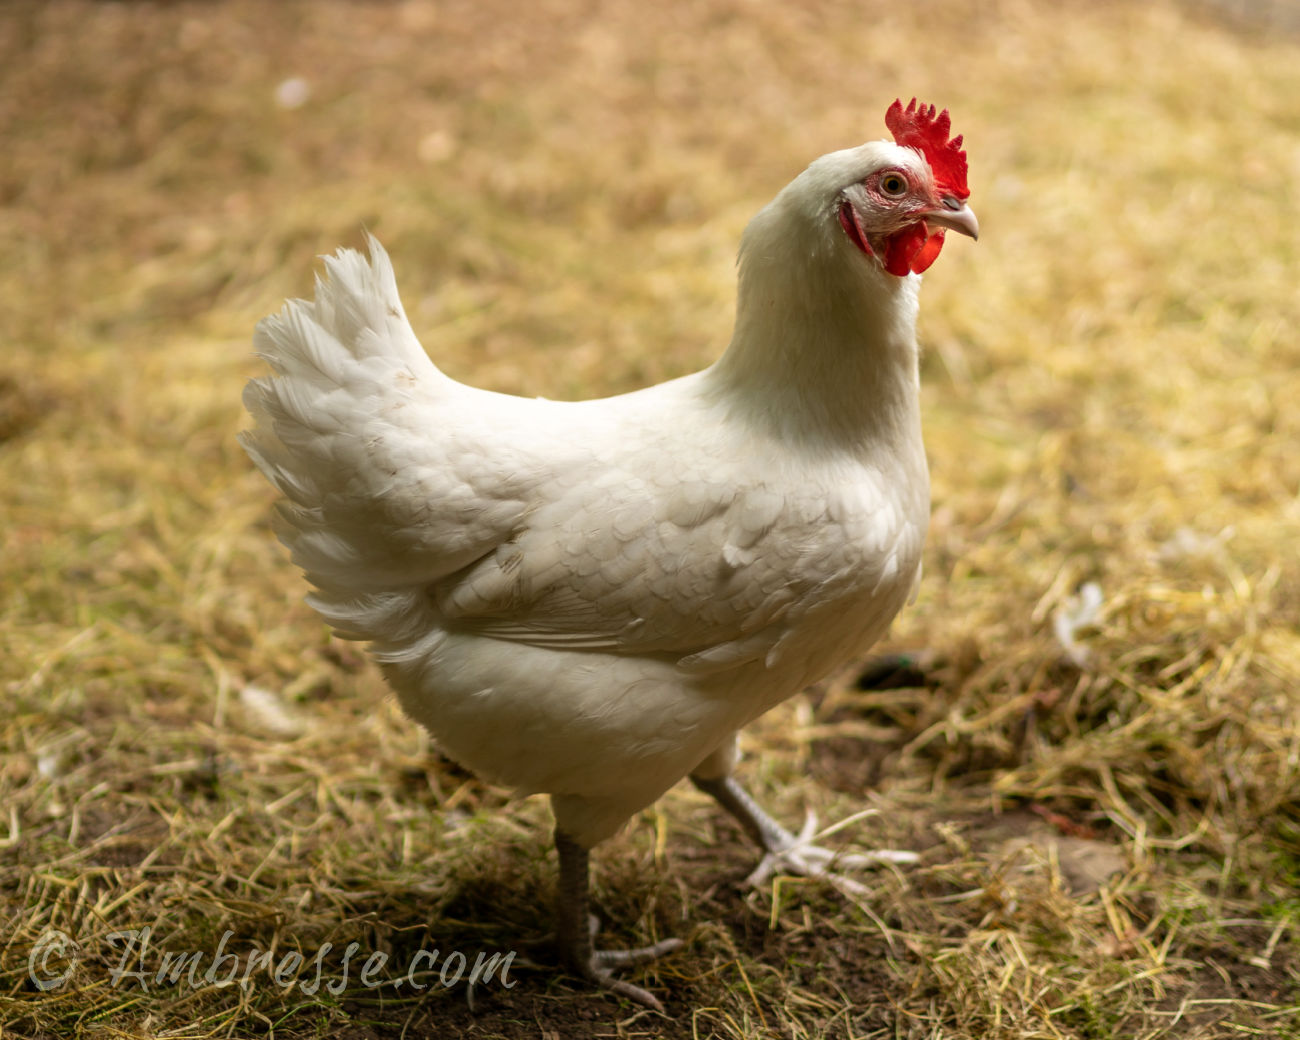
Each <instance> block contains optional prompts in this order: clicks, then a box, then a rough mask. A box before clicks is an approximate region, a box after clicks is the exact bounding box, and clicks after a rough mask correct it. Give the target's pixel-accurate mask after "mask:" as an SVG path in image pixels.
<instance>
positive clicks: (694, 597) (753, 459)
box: [244, 141, 973, 1006]
mask: <svg viewBox="0 0 1300 1040" xmlns="http://www.w3.org/2000/svg"><path fill="white" fill-rule="evenodd" d="M885 169H899V170H902V171H904V173H905V174H906V175H907V176H908V178H909V179H911V180H914V181H915V183H916V185H917V190H918V191H921V190H925V191H928V192H929V198H930V202H931V203H933V204H934V205H933V206H932V207H931V210H932V211H933V209H934V207H935V206H938V205H939V201H938V194H937V189H936V187H935V185H934V181H933V177H932V175H931V173H930V169H929V166H928V165H927V162H926V159H925V158H924V156H923V155H922V154H921V153H920V152H919V151H918V150H917V149H915V148H908V147H901V146H899V145H897V144H894V143H890V142H883V141H881V142H872V143H869V144H867V145H863V146H862V147H860V148H856V149H850V150H847V151H844V152H836V153H832V154H831V155H828V156H824V157H823V158H822V159H820V160H818V161H817V162H815V163H813V164H812V165H811V166H810V167H809V168H808V169H807V170H806V171H805V172H804V173H803V174H802V175H801V176H800V177H799V178H797V179H796V180H795V181H794V182H792V183H791V184H790V185H789V186H788V187H787V188H786V189H785V190H784V191H783V192H782V193H781V194H780V195H778V196H777V198H776V199H775V200H773V202H772V203H771V204H769V205H768V206H767V207H766V208H765V209H764V210H763V211H762V212H761V213H760V214H759V215H758V216H757V217H756V218H755V219H754V221H752V222H751V224H750V226H749V228H748V229H747V231H746V233H745V237H744V240H743V242H742V247H741V256H740V287H739V300H738V307H737V320H736V329H735V334H734V336H733V339H732V342H731V344H730V346H729V348H728V349H727V351H726V352H725V353H724V354H723V356H722V357H721V358H720V359H719V360H718V361H717V362H716V363H715V364H714V365H713V366H711V367H710V368H708V369H705V370H704V371H702V372H698V373H696V374H694V375H690V376H687V377H684V378H681V379H677V380H673V381H670V382H667V383H664V384H660V385H658V386H653V387H649V388H646V389H644V390H640V391H636V392H634V393H629V394H624V395H620V396H617V397H610V398H605V399H601V400H594V401H585V402H554V401H547V400H540V399H523V398H517V397H512V396H508V395H503V394H497V393H492V392H488V391H484V390H479V389H475V388H471V387H467V386H464V385H462V384H460V383H458V382H455V381H454V380H452V379H450V378H449V377H447V376H446V375H444V374H443V373H442V372H440V371H439V370H438V369H437V368H436V367H435V366H434V365H433V364H432V362H431V361H429V359H428V357H427V356H426V355H425V353H424V351H423V349H422V348H421V347H420V345H419V343H418V341H417V340H416V338H415V336H414V334H413V332H412V331H411V329H410V326H409V324H408V323H407V321H406V318H405V316H404V313H403V311H402V306H401V303H400V301H399V299H398V295H397V289H396V284H395V280H394V278H393V273H392V268H391V266H390V264H389V261H388V258H387V256H386V254H385V253H384V251H383V249H382V248H381V247H380V246H379V244H378V243H377V242H375V241H374V240H371V243H370V253H371V256H370V260H369V261H368V262H367V260H366V259H364V258H363V257H362V256H360V254H358V253H355V252H352V251H348V250H344V251H341V252H340V253H339V254H338V255H337V256H336V257H333V258H330V259H329V260H327V262H326V263H327V272H326V277H325V278H324V279H323V280H321V281H318V284H317V291H316V299H315V301H314V302H312V303H306V302H302V301H294V302H291V303H290V304H288V305H286V308H285V310H284V311H283V312H282V313H281V314H280V315H278V316H277V317H274V318H270V319H267V320H266V321H265V322H263V323H262V325H260V326H259V330H258V336H257V341H256V342H257V345H258V348H259V350H260V352H261V354H262V356H264V357H265V358H266V359H267V360H268V362H269V363H270V365H271V366H272V368H273V369H274V371H275V376H274V377H273V378H269V379H258V380H254V381H253V382H252V383H251V384H250V386H249V389H248V391H247V393H246V396H245V400H246V403H247V405H248V408H249V410H250V411H251V412H252V414H253V416H254V418H255V419H256V426H255V428H254V429H253V430H251V431H250V432H249V433H248V434H247V435H246V436H245V438H244V443H245V446H246V447H247V449H248V451H249V452H250V454H251V455H252V456H253V458H254V460H255V461H256V462H257V464H258V465H259V466H260V467H261V469H262V470H263V472H264V473H266V475H267V476H268V478H269V479H270V480H271V482H272V483H273V484H275V486H276V487H277V488H279V489H280V490H281V491H282V492H283V493H284V495H285V497H286V499H287V502H285V503H283V504H282V507H281V510H280V523H279V533H280V536H281V538H282V539H283V540H284V541H285V543H286V544H287V545H288V546H289V548H290V549H291V551H292V554H293V559H294V561H295V562H296V563H298V564H299V565H300V566H301V567H302V568H303V569H304V571H305V572H306V574H307V577H308V578H309V580H310V581H311V582H312V584H313V585H314V586H315V588H316V591H315V592H314V594H313V596H312V597H311V602H312V604H313V606H314V607H315V608H316V609H317V610H318V611H319V612H320V613H321V614H322V616H323V617H325V618H326V619H327V620H328V621H329V623H330V624H331V625H332V626H333V627H334V628H335V630H336V631H338V632H339V633H340V634H342V635H345V636H349V637H353V638H358V639H363V640H368V641H369V642H370V643H371V644H372V653H373V655H374V657H375V658H376V659H377V660H378V661H379V662H380V664H381V666H382V668H383V671H384V674H385V675H386V677H387V679H388V681H389V683H390V684H391V686H392V687H393V689H394V690H395V691H396V693H397V695H398V697H399V698H400V701H401V703H402V706H403V707H404V709H405V710H406V712H407V713H408V714H409V715H410V716H411V717H412V718H414V719H416V720H417V721H419V722H420V723H422V724H424V725H425V726H426V727H427V728H428V729H429V730H430V731H431V732H432V733H433V734H434V735H435V737H436V738H437V740H438V742H439V744H440V745H441V746H442V747H443V748H444V749H445V750H446V752H447V753H448V754H449V755H451V756H452V757H453V758H455V759H456V760H458V761H459V762H461V763H462V764H463V765H465V766H467V767H468V768H470V769H471V770H473V771H474V772H476V773H477V774H479V775H480V776H482V777H484V778H485V779H489V780H492V781H495V782H497V783H501V784H505V785H508V786H510V787H513V788H515V789H517V790H518V791H520V792H523V793H534V792H545V793H547V794H549V795H551V797H552V804H553V807H554V812H555V817H556V829H557V842H559V843H560V849H561V873H562V893H563V892H564V891H566V890H567V889H572V890H573V891H574V892H575V893H577V894H575V895H574V896H573V899H572V900H569V902H568V903H566V902H565V900H564V898H563V897H562V904H563V905H562V909H561V926H560V933H561V942H562V945H563V944H566V943H567V944H568V945H569V947H570V949H568V950H567V952H566V960H567V961H569V963H570V964H571V965H573V966H576V967H577V969H578V970H579V971H581V972H582V973H583V974H585V975H587V976H588V977H589V978H593V979H595V980H596V981H600V982H602V983H604V984H609V985H611V988H614V989H618V990H619V991H620V992H624V993H625V994H627V995H630V996H633V997H635V998H636V999H642V1000H643V1002H647V1003H651V1004H652V1006H657V1003H656V1002H655V1001H654V999H653V998H651V997H649V995H648V994H646V993H645V992H644V991H642V990H638V989H636V988H635V987H631V986H629V985H626V984H610V983H609V982H608V977H609V975H608V971H607V970H606V969H605V968H603V967H601V966H599V965H598V964H596V962H595V961H593V960H592V956H593V953H592V951H591V949H590V940H589V937H588V938H585V940H584V938H583V937H581V936H578V935H577V934H576V933H577V932H578V931H580V930H582V929H585V925H581V924H577V923H575V921H577V920H582V919H585V891H586V888H585V886H586V860H585V851H584V850H586V849H589V848H591V847H592V846H593V845H594V844H596V843H598V842H600V841H602V840H604V839H606V838H608V837H610V836H611V835H612V834H614V833H615V832H616V831H617V830H618V829H619V828H620V827H621V826H622V825H623V824H624V823H625V822H626V821H627V820H628V818H629V817H630V816H631V815H633V814H634V813H636V812H637V811H639V810H640V809H643V808H644V807H646V806H647V805H649V804H650V803H652V802H653V801H654V800H655V799H656V798H658V797H659V796H660V795H661V794H663V793H664V792H665V791H666V790H667V789H668V788H669V787H671V786H672V785H673V784H674V783H676V782H677V781H679V780H681V779H682V778H684V777H686V776H692V777H693V778H695V779H696V781H697V782H699V783H701V786H704V787H705V788H706V789H710V790H713V792H714V793H715V794H718V795H719V799H720V800H721V801H723V804H724V805H727V807H728V808H730V809H732V811H733V812H737V814H738V815H740V816H741V818H742V822H743V823H746V826H747V829H749V830H750V831H751V833H754V834H755V836H756V837H758V838H759V839H760V840H762V841H764V843H765V844H768V842H767V841H766V839H765V835H766V836H768V837H772V836H773V835H774V837H772V842H774V843H775V844H777V845H779V844H781V842H783V841H784V840H785V838H788V837H789V836H788V835H785V832H784V831H781V830H780V829H779V828H777V827H776V825H775V824H772V823H771V821H769V820H766V818H765V817H762V818H761V819H759V818H757V817H755V816H754V815H753V814H749V819H746V818H745V816H746V814H747V813H748V810H747V809H745V808H744V806H743V805H742V806H741V808H740V809H739V810H738V809H737V808H736V802H737V799H738V798H740V800H741V801H747V799H745V798H743V797H741V796H740V795H735V794H734V793H732V794H727V793H726V792H724V791H723V787H721V786H719V785H726V784H731V783H732V781H731V779H730V774H731V769H732V766H733V764H734V762H735V734H736V732H737V731H738V730H739V729H740V728H741V727H743V726H744V725H745V724H746V723H748V722H750V721H752V720H753V719H754V718H756V717H757V716H759V715H761V714H762V713H763V712H765V711H767V710H768V709H769V708H771V707H772V706H774V705H775V704H777V703H779V702H780V701H782V700H784V699H785V698H787V697H789V696H790V695H791V694H793V693H796V692H797V691H799V690H800V689H802V688H803V687H805V686H807V685H808V684H809V683H811V682H813V681H815V680H817V679H819V678H821V677H823V676H825V675H826V674H827V673H828V672H830V671H831V670H833V669H835V668H837V667H840V666H841V665H843V664H844V663H845V662H846V661H847V660H849V659H851V658H853V657H854V656H857V655H860V654H862V653H864V652H865V651H866V650H867V649H868V648H869V647H870V646H871V644H872V643H873V642H875V641H876V640H877V639H878V638H879V637H880V636H881V635H882V634H883V633H884V631H885V630H886V628H887V627H888V625H889V623H890V621H891V620H892V619H893V617H894V615H895V614H896V613H897V612H898V610H899V609H900V608H901V607H902V606H903V604H904V603H905V602H906V600H907V598H908V596H909V594H910V593H911V592H912V590H913V589H914V587H915V583H916V581H917V578H918V576H919V567H920V558H921V550H922V543H923V540H924V532H925V528H926V524H927V516H928V502H929V487H928V477H927V472H926V465H925V454H924V449H923V446H922V442H921V427H920V415H919V403H918V374H917V348H916V340H915V332H914V328H915V318H916V309H917V289H918V286H919V279H918V278H917V277H915V276H914V275H908V276H906V277H898V276H896V275H894V274H891V273H889V272H887V271H886V270H884V268H883V267H882V264H881V262H880V261H879V260H878V259H877V258H876V257H875V256H874V255H871V252H870V250H871V246H870V244H869V243H870V242H871V241H872V239H871V238H870V237H867V238H866V240H865V242H864V241H861V240H859V241H854V237H853V236H851V235H849V234H847V233H846V229H847V226H842V221H843V219H844V218H843V215H842V213H841V207H843V206H844V205H846V203H845V201H844V200H845V199H846V197H847V198H849V199H851V200H853V199H855V196H853V194H852V188H853V186H856V185H860V184H862V183H864V182H865V181H866V179H867V178H869V177H871V176H876V175H877V174H878V172H879V171H880V170H885ZM846 189H849V193H848V194H847V195H846ZM853 204H854V206H855V207H857V208H856V209H855V211H854V212H855V213H857V214H858V218H857V219H858V224H857V229H858V231H859V232H860V235H859V239H861V235H868V236H870V235H871V234H874V233H875V232H877V231H879V232H880V233H882V234H884V233H892V231H893V230H896V229H894V228H893V225H889V226H888V227H886V226H884V225H881V226H880V227H876V226H875V225H873V224H872V223H871V221H870V220H869V219H864V217H863V213H864V212H865V213H866V215H867V217H870V216H871V213H870V208H869V206H868V205H867V204H866V203H859V202H858V201H854V202H853ZM948 209H949V210H950V211H951V210H952V209H953V207H952V205H951V202H949V203H948ZM837 214H838V215H839V216H838V219H837ZM962 214H963V215H962V216H961V217H957V218H954V217H953V216H952V214H951V212H949V213H948V214H947V215H946V216H944V215H942V214H940V215H939V218H938V223H940V224H941V225H942V226H947V227H953V226H957V229H958V230H970V228H973V217H970V218H969V220H967V216H968V211H965V210H964V209H963V210H962ZM932 216H933V213H932ZM958 225H960V226H958ZM968 225H969V226H970V227H969V228H968ZM900 226H902V225H900ZM908 226H911V225H908ZM940 241H941V240H940ZM934 252H936V253H937V247H936V248H935V249H934ZM927 263H928V261H927ZM709 785H712V786H709ZM726 791H732V789H731V788H727V789H726ZM741 794H742V795H743V792H742V793H741ZM749 805H750V806H751V807H752V803H749ZM752 808H753V809H754V812H755V813H758V810H757V809H756V807H752ZM758 816H761V813H758ZM566 849H567V850H570V851H569V852H568V853H567V858H566ZM573 850H577V851H573ZM575 857H576V858H575ZM579 860H580V862H579ZM566 874H567V875H568V879H567V881H566V879H565V875H566ZM579 874H580V875H581V876H580V878H579V877H578V876H577V875H579ZM566 886H567V888H566ZM579 888H580V889H581V891H580V892H579V891H578V890H579ZM573 900H577V901H579V902H580V903H581V908H579V909H575V908H574V906H572V905H569V904H570V903H572V902H573ZM584 942H585V945H584ZM660 952H662V951H660ZM584 959H585V960H584Z"/></svg>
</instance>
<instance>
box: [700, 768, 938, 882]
mask: <svg viewBox="0 0 1300 1040" xmlns="http://www.w3.org/2000/svg"><path fill="white" fill-rule="evenodd" d="M691 781H692V782H693V783H694V784H695V786H696V787H698V788H699V789H700V790H701V791H704V792H705V793H706V794H710V795H712V796H713V797H714V798H715V799H716V800H717V802H718V804H719V805H721V806H722V807H723V808H724V809H726V810H727V812H729V813H731V815H732V816H734V817H735V818H736V820H737V821H738V822H739V823H740V825H741V827H743V828H744V830H745V833H747V834H748V835H749V836H750V837H751V838H753V839H754V841H755V842H757V844H758V845H759V847H760V848H762V849H763V853H764V855H763V858H762V860H760V861H759V864H758V866H757V867H755V868H754V870H753V872H752V873H750V875H749V876H748V877H747V878H746V879H745V883H746V884H749V885H753V886H755V887H757V886H759V885H763V884H765V883H766V882H767V880H768V879H769V878H770V877H771V876H772V875H773V874H777V873H788V874H796V875H799V876H800V877H820V878H825V879H826V880H828V881H830V882H831V883H832V884H834V885H835V886H836V887H837V888H841V889H843V890H845V891H847V892H849V893H850V894H851V895H859V896H861V895H865V894H866V893H867V892H868V891H869V889H868V888H867V887H866V886H865V885H862V884H860V883H859V882H857V881H854V880H852V879H851V878H846V877H844V876H843V875H841V874H836V873H834V872H832V871H831V870H830V866H831V864H832V863H834V864H836V865H837V866H842V867H846V868H848V869H850V870H852V869H857V868H861V867H868V866H873V865H875V864H878V863H914V862H916V859H917V856H916V853H914V852H902V851H897V850H894V849H879V850H876V851H873V852H861V853H858V852H851V853H839V852H837V851H836V850H834V849H826V848H822V847H821V846H820V845H817V844H815V843H814V839H815V838H816V837H817V836H818V834H817V817H816V816H815V815H814V814H813V813H812V812H811V811H810V812H809V813H808V818H807V819H806V820H805V821H804V826H803V828H802V829H801V830H800V831H799V833H798V834H797V835H796V834H791V833H790V832H789V831H787V830H786V829H785V828H784V827H782V826H781V825H780V824H779V823H777V822H776V821H775V820H774V819H772V817H770V816H769V815H768V814H767V813H766V812H764V811H763V809H762V807H761V806H760V805H759V804H758V803H757V802H756V801H754V799H753V798H751V797H750V795H749V792H748V791H746V790H745V789H744V788H743V787H741V786H740V782H739V781H737V780H736V778H735V777H734V776H731V775H730V774H728V775H726V776H722V777H699V776H692V777H691Z"/></svg>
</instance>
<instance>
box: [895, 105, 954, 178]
mask: <svg viewBox="0 0 1300 1040" xmlns="http://www.w3.org/2000/svg"><path fill="white" fill-rule="evenodd" d="M885 126H887V127H889V132H890V133H891V134H893V135H894V140H895V141H897V142H898V143H899V144H901V145H902V146H903V147H904V148H915V149H916V150H917V151H918V152H920V153H921V154H922V155H924V156H925V160H926V162H928V163H929V164H930V172H931V173H933V174H934V181H935V183H936V184H938V185H939V187H941V188H943V189H944V190H945V191H950V192H952V193H953V194H954V195H956V196H957V198H959V199H964V198H967V197H969V195H970V189H969V188H968V187H966V153H965V152H964V151H962V148H961V134H958V135H957V136H956V137H954V138H953V139H952V140H951V141H949V140H948V131H949V130H951V129H952V120H951V119H950V118H949V117H948V110H947V109H946V108H945V109H944V110H943V111H942V112H940V113H939V114H938V116H936V115H935V114H934V106H933V105H930V106H929V107H926V106H925V105H921V106H920V107H919V108H918V107H917V104H916V98H912V102H911V104H909V105H908V106H907V108H906V109H904V108H903V102H902V99H901V98H900V99H897V100H895V102H894V103H893V104H892V105H890V106H889V111H888V112H886V113H885Z"/></svg>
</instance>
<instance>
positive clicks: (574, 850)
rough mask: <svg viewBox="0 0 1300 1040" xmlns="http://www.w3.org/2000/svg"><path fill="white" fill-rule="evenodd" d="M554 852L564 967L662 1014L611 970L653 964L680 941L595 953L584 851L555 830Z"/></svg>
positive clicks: (648, 995)
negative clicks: (647, 963) (557, 877)
mask: <svg viewBox="0 0 1300 1040" xmlns="http://www.w3.org/2000/svg"><path fill="white" fill-rule="evenodd" d="M555 850H556V852H557V853H559V859H560V890H559V901H558V906H557V915H556V926H555V933H556V943H557V945H558V946H559V950H560V957H561V959H562V960H563V962H564V966H565V967H566V968H568V969H569V970H570V971H572V972H573V973H574V974H575V975H578V976H579V977H581V978H584V979H586V980H587V981H589V982H593V983H595V984H596V985H597V986H600V987H602V988H603V989H607V990H610V991H611V992H613V993H617V994H618V995H619V996H622V997H627V998H628V999H629V1000H635V1001H636V1002H637V1003H638V1004H643V1005H645V1006H646V1007H648V1008H650V1009H652V1010H654V1011H663V1009H664V1006H663V1004H661V1003H660V1002H659V1000H658V998H656V997H655V996H654V994H652V993H650V992H649V991H648V990H644V989H642V988H641V987H640V986H636V985H633V984H632V983H630V982H625V981H624V980H622V979H616V978H614V976H613V970H614V969H615V968H625V967H628V966H630V965H634V964H644V963H646V962H647V961H652V960H656V959H657V958H659V957H662V956H664V954H667V953H671V952H672V951H673V950H676V949H678V948H679V947H680V946H681V945H682V940H681V939H664V940H662V941H661V942H657V943H655V944H654V945H653V946H643V947H641V948H639V949H635V950H597V949H596V948H595V943H594V942H593V939H592V936H593V933H594V931H595V929H594V928H593V927H592V924H593V922H592V921H591V919H590V918H589V915H588V911H587V906H588V877H589V873H588V853H587V850H586V849H585V848H583V847H582V846H581V845H579V844H578V843H577V842H576V841H574V840H573V839H572V838H571V837H569V835H567V834H565V833H564V831H562V830H560V829H559V828H558V827H557V828H555Z"/></svg>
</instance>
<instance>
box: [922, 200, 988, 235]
mask: <svg viewBox="0 0 1300 1040" xmlns="http://www.w3.org/2000/svg"><path fill="white" fill-rule="evenodd" d="M925 222H926V223H927V224H931V225H933V226H935V227H941V228H947V229H948V230H949V231H956V232H958V233H959V234H963V235H969V236H970V237H971V238H974V239H978V238H979V237H980V222H979V221H978V220H976V219H975V211H974V210H972V209H970V208H969V207H968V206H967V205H966V204H965V203H964V202H958V201H957V200H956V199H954V198H953V197H952V196H951V195H950V196H948V197H946V198H945V199H944V200H943V206H942V207H940V208H938V209H932V210H927V211H926V213H925Z"/></svg>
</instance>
